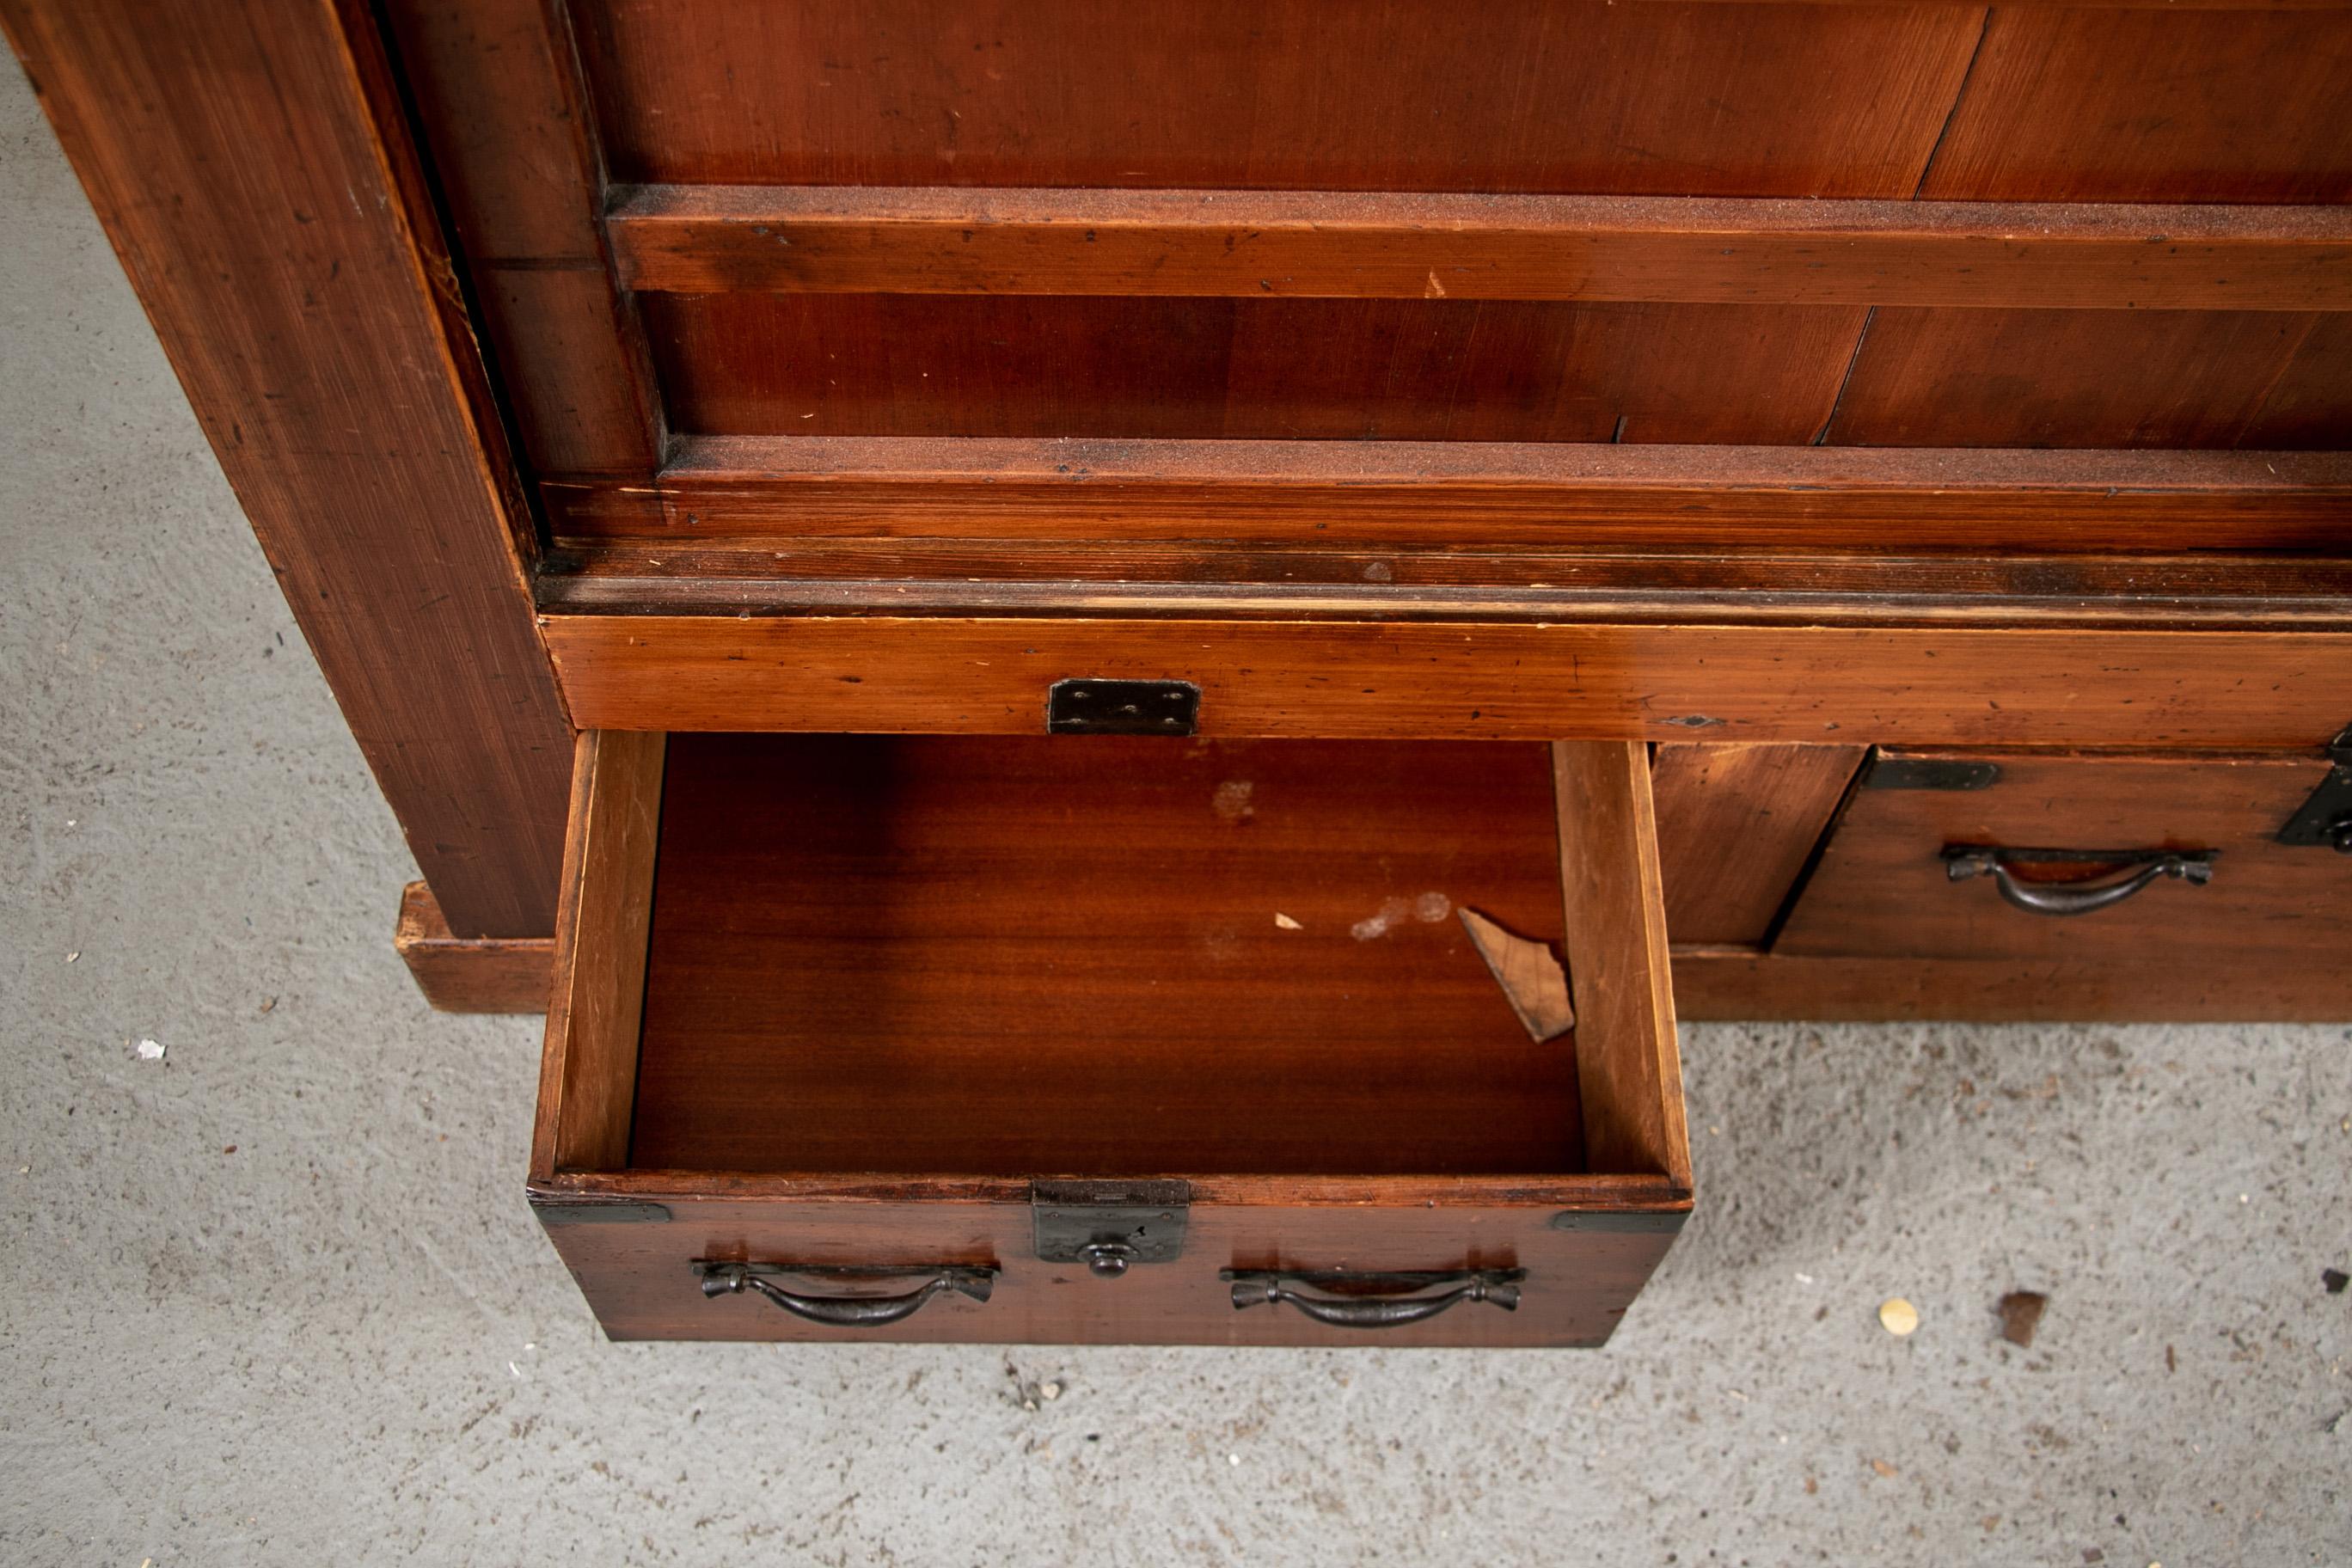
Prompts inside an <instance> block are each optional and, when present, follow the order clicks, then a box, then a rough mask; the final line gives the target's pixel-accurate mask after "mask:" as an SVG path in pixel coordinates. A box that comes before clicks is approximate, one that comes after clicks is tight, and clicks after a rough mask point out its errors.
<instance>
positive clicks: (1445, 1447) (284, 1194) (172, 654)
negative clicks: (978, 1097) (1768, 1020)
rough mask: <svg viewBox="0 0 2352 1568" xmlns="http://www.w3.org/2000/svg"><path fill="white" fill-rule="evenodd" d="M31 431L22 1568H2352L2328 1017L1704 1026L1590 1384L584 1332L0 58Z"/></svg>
mask: <svg viewBox="0 0 2352 1568" xmlns="http://www.w3.org/2000/svg"><path fill="white" fill-rule="evenodd" d="M0 431H5V432H6V434H7V437H8V440H7V442H6V445H5V448H0V805H5V823H6V831H5V851H4V852H0V881H4V882H5V885H4V886H0V1053H5V1056H0V1161H5V1165H0V1193H5V1222H0V1225H4V1226H5V1227H4V1228H0V1238H4V1239H0V1247H5V1254H0V1256H4V1257H5V1271H0V1558H5V1561H6V1562H7V1563H26V1564H46V1563H104V1564H120V1565H121V1568H137V1565H138V1564H140V1563H142V1561H143V1560H148V1559H152V1563H154V1564H155V1568H177V1565H179V1564H243V1563H255V1564H268V1563H300V1564H320V1563H336V1564H352V1563H522V1562H536V1561H547V1560H559V1561H561V1560H569V1561H572V1562H576V1563H592V1564H593V1563H640V1562H642V1563H706V1562H721V1561H757V1562H765V1563H906V1564H941V1565H964V1564H999V1563H1074V1562H1079V1561H1088V1562H1093V1561H1101V1562H1110V1563H1226V1562H1239V1561H1244V1560H1247V1561H1250V1562H1254V1563H1260V1564H1265V1563H1317V1564H1324V1563H1444V1562H1457V1561H1458V1562H1475V1563H1645V1564H1646V1563H1692V1564H1696V1563H1727V1564H1728V1563H1753V1564H1778V1563H1806V1562H1829V1563H1867V1562H1886V1563H1937V1564H1951V1563H2003V1564H2006V1563H2063V1564H2070V1565H2071V1564H2081V1563H2094V1562H2101V1561H2104V1562H2105V1563H2116V1564H2125V1565H2127V1568H2143V1565H2145V1564H2147V1563H2164V1564H2167V1565H2168V1568H2187V1565H2189V1564H2205V1563H2261V1564H2273V1563H2276V1564H2284V1563H2345V1562H2347V1561H2352V1417H2347V1414H2346V1413H2347V1408H2348V1407H2352V1376H2347V1354H2352V1295H2346V1296H2329V1295H2326V1293H2324V1292H2323V1290H2322V1289H2321V1285H2320V1271H2321V1269H2322V1268H2324V1267H2327V1266H2335V1267H2340V1268H2352V1205H2347V1197H2352V1132H2347V1127H2352V1121H2347V1118H2352V1053H2347V1048H2346V1047H2347V1042H2348V1041H2352V1032H2347V1030H2345V1029H2342V1028H2239V1029H2225V1028H2179V1029H2167V1028H2154V1027H2144V1028H2089V1027H2084V1028H1960V1027H1916V1028H1812V1027H1805V1026H1770V1027H1755V1028H1744V1027H1727V1026H1715V1027H1702V1028H1691V1029H1688V1030H1686V1031H1685V1059H1686V1061H1687V1064H1688V1069H1689V1079H1690V1097H1691V1121H1692V1127H1693V1130H1694V1132H1695V1133H1696V1142H1697V1160H1698V1179H1699V1182H1700V1184H1701V1190H1702V1201H1701V1207H1700V1212H1699V1215H1698V1218H1697V1219H1696V1221H1695V1223H1694V1224H1693V1225H1692V1226H1691V1227H1690V1229H1689V1230H1688V1231H1687V1233H1686V1234H1685V1237H1684V1238H1683V1240H1682V1242H1681V1243H1680V1245H1679V1246H1678V1247H1677V1248H1676V1249H1675V1253H1674V1254H1673V1256H1672V1257H1671V1258H1669V1259H1668V1261H1667V1263H1666V1266H1665V1268H1664V1270H1663V1271H1662V1272H1661V1273H1660V1274H1659V1275H1658V1277H1657V1279H1656V1281H1655V1283H1654V1285H1653V1286H1652V1288H1651V1289H1650V1290H1649V1292H1648V1293H1647V1294H1646V1295H1645V1296H1643V1299H1642V1300H1640V1302H1639V1303H1638V1304H1637V1305H1636V1306H1635V1307H1634V1309H1633V1311H1632V1313H1631V1314H1630V1315H1629V1316H1628V1317H1627V1319H1626V1321H1625V1323H1624V1327H1623V1328H1622V1331H1620V1332H1619V1334H1618V1336H1617V1339H1616V1341H1615V1342H1614V1343H1613V1344H1612V1345H1611V1346H1610V1347H1609V1348H1608V1349H1606V1350H1605V1351H1601V1352H1584V1353H1576V1352H1563V1353H1517V1354H1465V1353H1459V1352H1403V1351H1380V1350H1367V1351H1361V1352H1210V1351H1129V1350H1052V1349H1037V1350H1026V1349H1024V1350H1016V1351H1013V1352H1009V1353H1007V1352H998V1351H994V1350H987V1349H975V1350H958V1349H937V1350H930V1349H918V1350H899V1349H887V1348H878V1347H856V1348H851V1349H843V1350H833V1349H822V1350H805V1349H803V1350H779V1349H771V1348H760V1347H742V1346H719V1347H709V1346H636V1345H632V1346H616V1345H611V1344H607V1343H604V1342H603V1341H602V1340H601V1339H600V1338H599V1336H598V1334H597V1331H596V1329H595V1327H594V1325H593V1322H592V1321H590V1319H589V1317H588V1314H587V1312H586V1311H585V1310H584V1309H583V1307H582V1305H581V1302H580V1300H579V1299H578V1297H577V1296H576V1295H575V1294H574V1292H573V1290H572V1286H571V1283H570V1281H569V1280H568V1279H566V1278H565V1276H564V1273H563V1270H562V1268H560V1267H559V1266H558V1265H557V1262H556V1260H555V1258H554V1256H553V1255H552V1254H551V1252H550V1251H549V1249H548V1247H547V1246H546V1244H545V1243H544V1242H543V1241H542V1240H541V1237H539V1235H538V1234H537V1232H536V1230H535V1228H534V1226H533V1225H532V1223H531V1221H530V1218H529V1216H528V1215H526V1214H525V1212H524V1209H523V1205H522V1203H521V1201H520V1183H521V1179H522V1169H523V1162H524V1152H525V1145H526V1143H527V1142H528V1140H529V1136H530V1093H531V1088H532V1081H533V1074H534V1068H535V1056H536V1048H537V1032H536V1030H535V1028H534V1027H533V1026H532V1025H531V1024H530V1023H528V1022H525V1021H520V1020H503V1019H501V1020H482V1019H460V1018H448V1017H442V1016H436V1015H434V1014H432V1013H430V1012H428V1011H427V1010H426V1009H425V1006H424V1005H423V1004H422V1003H421V1002H420V1001H419V1000H418V999H417V997H416V995H415V993H414V992H413V991H412V990H411V988H410V986H409V983H408V980H407V978H406V976H405V974H404V972H403V971H402V970H401V968H400V966H399V964H398V963H396V962H395V961H394V957H393V953H392V950H391V947H390V945H389V942H388V940H387V939H388V936H389V932H390V928H391V924H392V917H393V912H394V899H395V896H396V894H397V891H398V889H399V886H400V884H401V882H402V881H403V880H404V879H406V878H407V877H409V876H411V875H413V872H412V869H411V868H410V865H409V862H408V861H407V859H406V858H405V855H404V851H403V849H402V847H401V843H400V838H399V836H398V834H397V833H396V832H395V830H394V826H393V823H392V821H391V818H390V816H388V814H387V813H386V811H385V810H384V807H383V804H382V802H381V801H380V800H379V798H378V797H377V796H376V795H375V793H374V791H373V788H372V786H371V784H370V782H369V779H368V776H367V773H366V772H365V770H364V768H363V767H362V763H361V761H360V758H359V755H358V753H357V752H356V751H355V749H354V748H353V746H352V742H351V741H350V738H349V737H348V735H347V734H346V733H345V732H344V731H343V730H342V729H341V725H340V723H339V721H338V720H337V717H336V714H335V710H334V708H333V705H332V703H331V700H330V699H329V696H328V693H327V691H326V689H325V688H324V686H323V685H322V684H321V683H320V679H319V676H318V673H317V670H316V668H315V667H314V666H313V665H312V663H311V661H310V658H309V657H308V655H307V654H306V652H305V651H304V648H303V647H302V644H301V641H300V639H299V637H298V636H297V635H296V633H295V630H294V626H293V624H292V622H291V620H290V618H289V616H288V615H287V612H286V608H285V605H283V603H282V602H281V601H280V600H279V598H278V594H277V592H276V589H275V588H274V586H273V585H272V584H271V581H270V578H269V575H268V572H267V571H266V570H265V569H264V567H263V563H262V561H261V558H260V555H259V553H258V552H257V549H256V548H255V546H254V543H253V542H252V539H251V537H250V536H249V535H248V534H247V532H246V531H245V529H244V526H243V523H242V521H241V520H240V518H239V515H238V513H237V510H236V506H235V505H234V503H233V502H232V500H230V497H229V495H228V493H227V491H226V488H225V487H224V485H223V484H222V481H221V479H220V477H219V474H218V471H217V470H216V468H215V466H214V464H213V461H212V458H211V457H210V455H209V453H208V452H207V450H206V449H205V445H204V443H203V441H202V439H201V438H200V437H199V436H198V434H197V431H196V428H195V426H194V422H193V421H192V419H191V418H190V416H189V415H188V413H187V411H186V409H185V408H184V405H183V404H182V402H181V399H180V395H179V393H178V390H177V387H176V385H175V384H174V383H173V380H172V377H171V374H170V372H169V370H168V368H167V367H166V365H165V364H164V362H163V358H162V356H161V353H160V352H159V351H158V349H157V347H156V345H155V342H154V340H153V337H152V334H151V332H150V331H149V330H148V328H147V326H146V324H145V322H144V321H143V320H142V317H141V315H140V313H139V309H138V306H137V303H136V302H135V300H133V299H132V297H131V293H130V290H129V289H128V288H127V286H126V285H125V284H124V282H123V279H122V277H121V272H120V269H119V268H118V267H117V266H116V264H115V262H114V260H113V258H112V256H111V254H110V252H109V251H108V250H107V248H106V247H105V244H104V242H103V240H102V239H101V237H100V234H99V232H98V229H97V226H96V225H95V224H94V222H93V221H92V219H91V217H90V216H89V209H88V206H87V204H86V203H85V201H84V200H83V197H82V195H81V193H80V191H79V187H77V186H76V185H75V184H74V183H73V180H72V177H71V175H70V174H69V173H68V170H67V168H66V165H65V163H64V162H63V160H62V159H61V158H60V157H59V155H58V150H57V147H56V144H55V142H54V140H53V139H52V138H51V136H50V134H49V132H48V131H47V127H46V126H45V125H44V124H43V123H42V122H41V121H40V119H39V117H38V115H37V111H36V110H35V108H34V105H33V102H32V99H31V95H30V94H29V93H28V92H27V91H26V89H25V86H24V84H23V81H22V79H21V77H20V76H19V75H18V74H17V73H16V70H15V69H14V68H13V66H11V67H10V68H5V69H0ZM76 954H79V957H76V956H75V955H76ZM142 1038H152V1039H155V1040H158V1041H161V1042H163V1045H164V1046H165V1047H166V1050H167V1054H166V1056H165V1058H164V1059H163V1061H161V1062H150V1061H143V1060H142V1059H140V1058H139V1057H138V1056H137V1054H136V1050H135V1042H137V1041H138V1040H140V1039H142ZM2013 1288H2022V1289H2039V1290H2043V1291H2047V1292H2048V1293H2049V1294H2050V1297H2051V1306H2050V1309H2049V1313H2048V1316H2047V1317H2046V1318H2045V1320H2044V1321H2043V1323H2042V1331H2041V1336H2040V1338H2039V1339H2038V1340H2037V1341H2036V1342H2035V1343H2034V1345H2033V1347H2032V1350H2031V1351H2030V1352H2023V1351H2019V1350H2017V1349H2014V1348H2011V1347H2009V1346H2006V1345H2004V1344H2003V1343H2002V1342H2000V1339H1999V1337H1998V1333H1997V1325H1996V1322H1995V1320H1994V1317H1993V1314H1992V1305H1993V1302H1994V1300H1996V1299H1997V1298H1998V1297H1999V1296H2000V1294H2001V1293H2002V1292H2004V1291H2006V1290H2009V1289H2013ZM1896 1294H1901V1295H1905V1296H1907V1297H1908V1298H1910V1299H1911V1300H1914V1301H1916V1303H1918V1305H1919V1308H1920V1310H1921V1312H1922V1314H1923V1317H1924V1320H1925V1321H1924V1324H1923V1326H1922V1327H1921V1328H1920V1329H1919V1331H1918V1332H1917V1333H1916V1335H1915V1336H1913V1337H1912V1338H1910V1339H1908V1340H1902V1341H1898V1340H1895V1339H1893V1338H1891V1337H1889V1336H1888V1335H1887V1334H1886V1333H1885V1332H1884V1331H1882V1330H1881V1329H1880V1328H1879V1327H1878V1324H1877V1321H1876V1319H1875V1309H1876V1307H1877V1304H1878V1302H1879V1301H1880V1300H1882V1299H1883V1298H1885V1297H1888V1296H1892V1295H1896ZM1047 1382H1052V1383H1057V1384H1059V1385H1060V1387H1061V1389H1062V1393H1061V1394H1060V1397H1059V1398H1057V1399H1055V1400H1052V1401H1036V1402H1034V1404H1035V1407H1034V1408H1031V1406H1030V1404H1029V1403H1025V1402H1024V1398H1023V1389H1024V1385H1034V1384H1045V1383H1047Z"/></svg>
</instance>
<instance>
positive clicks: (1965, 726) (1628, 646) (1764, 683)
mask: <svg viewBox="0 0 2352 1568" xmlns="http://www.w3.org/2000/svg"><path fill="white" fill-rule="evenodd" d="M543 619H544V626H545V635H546V637H547V642H548V647H549V649H550V651H551V652H552V653H553V654H554V656H555V660H556V664H557V668H560V669H561V670H562V673H563V680H564V689H565V691H566V693H567V695H568V696H569V697H570V700H571V701H572V709H573V711H574V712H575V713H577V714H578V715H580V717H581V719H582V720H583V721H584V722H589V723H593V724H597V725H600V726H604V727H608V728H614V729H672V728H676V729H726V728H733V729H770V730H803V731H909V730H931V731H943V732H955V733H976V734H991V733H994V734H1021V733H1026V732H1033V731H1035V730H1036V729H1039V728H1042V726H1043V722H1044V719H1043V714H1044V709H1045V689H1046V688H1047V687H1048V686H1050V685H1052V684H1053V683H1054V682H1055V681H1056V680H1060V679H1066V678H1069V677H1073V676H1094V677H1098V678H1133V679H1152V680H1158V679H1179V680H1189V681H1192V682H1193V683H1194V684H1196V685H1198V686H1200V687H1201V688H1202V705H1201V729H1202V733H1204V734H1209V735H1215V736H1221V737H1222V736H1244V735H1253V734H1255V735H1267V736H1275V735H1291V736H1318V735H1319V736H1325V737H1333V738H1340V737H1348V736H1360V737H1381V736H1416V737H1425V738H1444V737H1457V738H1466V739H1493V740H1507V739H1518V740H1543V739H1551V738H1557V737H1563V736H1570V737H1582V738H1618V739H1643V740H1653V741H1687V740H1691V739H1694V738H1698V737H1700V736H1702V735H1703V736H1704V737H1705V738H1706V739H1720V740H1726V741H1731V740H1738V741H1782V742H1829V743H1832V744H1838V743H1844V742H1848V741H1850V740H1853V739H1855V738H1859V737H1865V736H1866V737H1869V738H1871V739H1873V740H1876V741H1879V742H1884V743H1886V744H1889V745H1899V744H1906V743H1908V744H1913V745H1953V744H1977V745H1987V744H1990V745H2032V744H2042V745H2076V746H2107V747H2147V746H2164V745H2170V746H2182V747H2193V748H2199V749H2205V750H2226V749H2246V750H2261V749H2265V748H2276V749H2296V748H2306V747H2312V748H2315V747H2317V746H2318V745H2320V744H2321V743H2323V742H2325V741H2326V738H2327V737H2329V736H2330V735H2333V734H2334V733H2336V731H2337V730H2339V729H2341V728H2342V727H2343V723H2344V711H2343V710H2344V692H2345V691H2346V689H2347V676H2352V635H2347V634H2341V633H2326V634H2322V633H2269V632H2247V633H2236V632H2221V631H2214V632H2129V631H2113V632H2110V631H2078V632H2065V631H2006V630H1985V629H1976V628H1965V627H1963V628H1954V629H1944V630H1930V629H1918V628H1891V627H1890V628H1876V629H1841V628H1835V627H1822V626H1703V625H1674V624H1657V625H1648V624H1644V625H1610V624H1605V623H1603V624H1592V625H1549V626H1528V625H1475V624H1473V625H1461V624H1421V623H1401V624H1396V625H1385V624H1377V623H1368V622H1363V621H1304V622H1302V621H1278V620H1277V621H1245V622H1234V623H1222V622H1216V621H1206V620H1197V619H1196V620H1125V621H1113V620H1105V619H1099V618H1093V619H1090V618H1086V617H1076V616H1074V617H1063V618H1048V617H1023V616H1002V617H990V618H985V619H982V618H968V617H967V618H959V617H941V618H939V619H909V618H903V617H893V616H833V617H805V618H801V617H795V618H768V619H761V618H737V617H734V616H553V615H551V616H545V617H544V618H543Z"/></svg>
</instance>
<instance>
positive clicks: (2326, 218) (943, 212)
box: [612, 185, 2352, 310]
mask: <svg viewBox="0 0 2352 1568" xmlns="http://www.w3.org/2000/svg"><path fill="white" fill-rule="evenodd" d="M612 232H613V242H614V247H615V249H616V251H617V253H618V258H617V259H618V265H619V267H620V270H621V277H622V280H623V281H624V282H625V283H626V284H627V285H628V286H629V287H631V288H634V289H644V290H650V291H657V292H665V293H688V294H693V293H733V292H757V291H765V292H772V293H803V292H807V293H887V294H1051V295H1072V294H1078V295H1084V294H1147V295H1237V296H1240V297H1243V298H1250V299H1254V298H1256V297H1257V296H1259V295H1261V294H1276V295H1295V296H1321V297H1330V298H1361V299H1372V298H1385V299H1405V300H1420V299H1438V298H1444V299H1454V300H1671V301H1681V302H1686V303H1702V304H1726V305H1730V304H1794V305H1874V304H1888V305H1972V306H1993V305H2008V306H2032V307H2034V308H2036V309H2054V308H2059V307H2088V308H2094V309H2108V308H2113V307H2116V306H2117V305H2120V304H2123V303H2126V302H2128V303H2130V304H2131V305H2133V306H2136V307H2137V308H2139V309H2143V310H2147V309H2157V308H2173V309H2224V310H2343V309H2345V308H2347V306H2352V268H2347V266H2346V258H2347V256H2352V211H2346V210H2343V209H2339V208H2336V207H2222V206H2129V205H2000V204H1992V203H1979V202H1954V203H1937V202H1895V201H1842V202H1839V201H1829V202H1824V201H1770V200H1765V201H1734V200H1725V199H1706V198H1699V199H1693V198H1681V197H1657V196H1652V197H1641V196H1605V197H1602V196H1493V195H1443V194H1431V193H1417V194H1412V195H1347V194H1338V193H1332V192H1320V191H1270V192H1244V191H1116V190H1092V191H1059V190H985V189H983V190H971V189H968V188H962V187H956V186H929V187H919V188H914V189H901V188H888V187H884V188H875V187H866V186H847V187H844V186H803V185H751V186H745V185H643V186H637V187H635V188H633V189H630V190H628V191H627V192H626V194H625V195H624V196H623V197H622V198H621V199H620V201H619V203H618V205H616V207H615V208H614V213H613V216H612Z"/></svg>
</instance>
